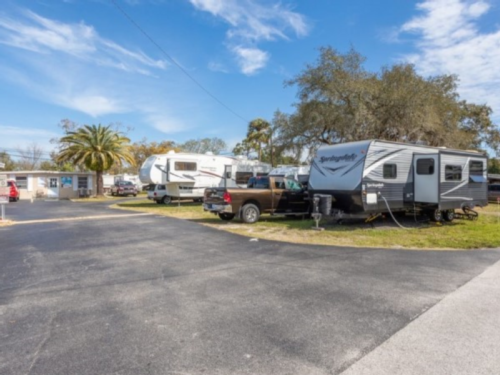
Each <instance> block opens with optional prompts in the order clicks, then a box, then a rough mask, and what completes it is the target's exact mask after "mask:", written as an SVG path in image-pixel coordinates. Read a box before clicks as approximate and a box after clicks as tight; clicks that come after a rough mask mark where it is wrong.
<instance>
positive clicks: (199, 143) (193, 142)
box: [179, 137, 227, 155]
mask: <svg viewBox="0 0 500 375" xmlns="http://www.w3.org/2000/svg"><path fill="white" fill-rule="evenodd" d="M179 148H180V149H181V150H182V151H184V152H194V153H197V154H204V153H206V152H212V153H213V154H214V155H219V154H220V153H221V151H223V150H225V149H226V148H227V145H226V142H225V141H223V140H222V139H220V138H217V137H213V138H202V139H190V140H188V141H186V142H184V143H182V144H180V145H179Z"/></svg>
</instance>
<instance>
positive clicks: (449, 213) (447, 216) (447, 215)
mask: <svg viewBox="0 0 500 375" xmlns="http://www.w3.org/2000/svg"><path fill="white" fill-rule="evenodd" d="M443 219H444V221H453V219H455V210H446V211H443Z"/></svg>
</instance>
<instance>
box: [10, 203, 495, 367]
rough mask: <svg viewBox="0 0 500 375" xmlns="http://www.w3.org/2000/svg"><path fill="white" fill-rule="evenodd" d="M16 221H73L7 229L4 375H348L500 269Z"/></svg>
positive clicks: (56, 211) (178, 229) (455, 258)
mask: <svg viewBox="0 0 500 375" xmlns="http://www.w3.org/2000/svg"><path fill="white" fill-rule="evenodd" d="M11 208H12V210H11ZM8 213H9V215H11V216H10V218H11V219H14V220H33V219H42V218H47V217H48V218H58V217H59V218H69V219H68V220H62V221H57V222H45V223H33V224H26V225H13V226H9V227H0V338H1V340H0V374H2V375H3V374H16V375H17V374H65V375H66V374H338V373H341V372H342V371H344V370H346V369H349V367H350V366H352V365H356V363H357V362H358V361H359V366H361V362H360V360H362V359H363V358H364V357H365V356H366V355H367V354H369V353H371V352H373V353H375V351H376V350H377V349H379V350H380V347H381V345H382V344H384V343H385V342H386V341H387V340H388V339H390V338H391V337H393V336H394V335H395V334H398V333H399V332H403V330H404V329H405V328H406V327H408V325H409V324H410V323H412V324H415V323H416V322H417V321H419V320H420V319H422V318H423V317H425V314H426V312H427V311H428V310H429V309H431V308H432V307H435V306H436V304H438V303H439V302H440V301H442V300H443V298H445V297H447V296H449V295H450V293H454V292H457V289H459V288H461V287H463V286H464V285H466V284H467V283H468V282H469V281H470V280H472V279H474V278H475V277H476V276H477V275H480V274H481V273H482V272H483V271H484V270H485V269H487V268H488V267H489V266H491V265H492V264H494V263H495V262H496V261H498V260H499V259H500V252H499V251H494V250H491V251H469V252H465V251H456V252H452V251H440V252H439V251H437V252H434V251H426V252H420V251H396V250H383V249H380V250H376V249H352V248H335V247H321V246H304V245H293V244H284V243H276V242H268V241H257V242H254V241H249V239H248V238H244V237H239V236H236V235H232V234H230V233H226V232H220V231H217V230H215V229H211V228H207V227H203V226H201V225H198V224H196V223H191V222H187V221H182V220H177V219H172V218H166V217H158V216H154V215H150V216H137V215H136V214H135V213H128V212H126V211H115V210H111V209H109V208H108V207H107V206H106V205H105V204H102V203H92V204H83V203H80V204H77V203H71V202H66V201H60V202H35V203H33V204H31V203H29V202H19V204H12V205H10V206H9V209H8ZM110 214H116V215H121V216H120V217H113V218H102V219H99V218H97V217H96V216H99V215H110ZM77 216H93V217H94V219H92V220H82V221H78V220H70V219H71V218H74V217H77ZM459 290H461V289H459ZM437 306H440V305H437ZM432 311H434V310H432ZM429 312H431V310H429ZM495 329H496V327H495ZM372 355H373V354H372ZM367 363H368V362H367ZM352 369H354V367H352ZM348 371H349V370H348ZM351 371H352V370H351ZM367 373H369V372H367ZM401 373H403V372H401Z"/></svg>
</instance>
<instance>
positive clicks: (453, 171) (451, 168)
mask: <svg viewBox="0 0 500 375" xmlns="http://www.w3.org/2000/svg"><path fill="white" fill-rule="evenodd" d="M444 179H445V180H446V181H462V166H461V165H445V167H444Z"/></svg>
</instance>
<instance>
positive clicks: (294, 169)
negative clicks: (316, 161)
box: [269, 165, 311, 187]
mask: <svg viewBox="0 0 500 375" xmlns="http://www.w3.org/2000/svg"><path fill="white" fill-rule="evenodd" d="M310 169H311V167H310V166H309V165H299V166H297V165H278V166H277V167H276V168H273V169H272V170H271V172H269V176H283V177H288V178H293V179H294V180H296V181H299V182H300V183H301V184H302V186H305V187H307V184H308V181H309V173H310Z"/></svg>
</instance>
